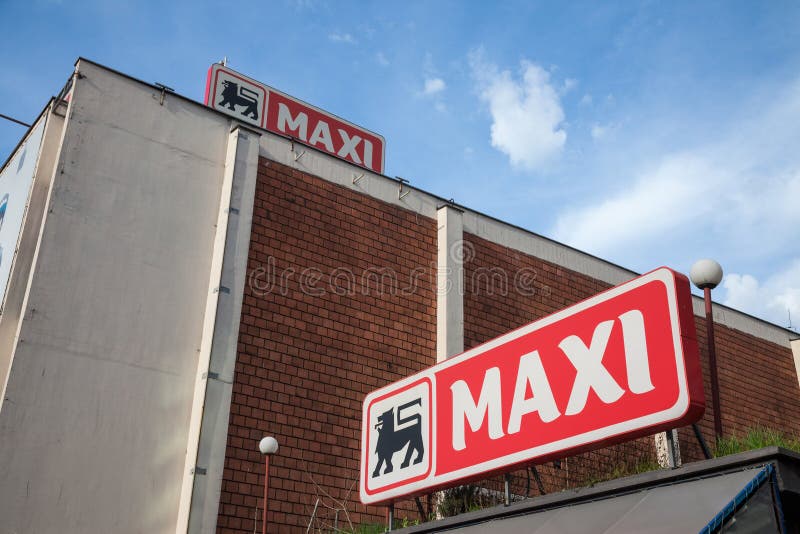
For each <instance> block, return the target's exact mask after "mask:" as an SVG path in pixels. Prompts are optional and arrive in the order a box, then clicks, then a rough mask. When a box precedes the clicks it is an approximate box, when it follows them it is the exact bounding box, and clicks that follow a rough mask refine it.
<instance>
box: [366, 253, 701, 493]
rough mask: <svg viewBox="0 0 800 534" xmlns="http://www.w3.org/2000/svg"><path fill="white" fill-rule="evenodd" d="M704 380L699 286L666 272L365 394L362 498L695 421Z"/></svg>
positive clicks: (462, 478)
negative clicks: (697, 317) (695, 304)
mask: <svg viewBox="0 0 800 534" xmlns="http://www.w3.org/2000/svg"><path fill="white" fill-rule="evenodd" d="M702 384H703V380H702V375H701V371H700V362H699V356H698V349H697V339H696V337H695V327H694V313H693V310H692V297H691V293H690V290H689V282H688V280H687V279H686V277H685V276H683V275H682V274H679V273H676V272H674V271H672V270H670V269H667V268H665V267H664V268H660V269H657V270H655V271H652V272H650V273H648V274H646V275H644V276H641V277H639V278H636V279H634V280H631V281H630V282H627V283H625V284H622V285H620V286H617V287H615V288H612V289H610V290H608V291H606V292H604V293H600V294H599V295H596V296H594V297H592V298H590V299H588V300H585V301H583V302H580V303H578V304H575V305H574V306H571V307H569V308H566V309H564V310H562V311H560V312H557V313H555V314H553V315H550V316H548V317H545V318H543V319H540V320H538V321H536V322H533V323H531V324H529V325H527V326H523V327H522V328H519V329H517V330H514V331H512V332H509V333H507V334H505V335H503V336H500V337H499V338H497V339H494V340H492V341H489V342H488V343H485V344H483V345H480V346H478V347H475V348H473V349H471V350H469V351H467V352H465V353H463V354H461V355H459V356H455V357H453V358H451V359H449V360H447V361H445V362H442V363H440V364H438V365H435V366H433V367H431V368H429V369H427V370H425V371H423V372H421V373H418V374H416V375H413V376H410V377H408V378H406V379H404V380H401V381H399V382H396V383H394V384H391V385H389V386H386V387H384V388H382V389H379V390H377V391H374V392H372V393H370V394H369V395H367V397H366V399H365V400H364V408H363V419H362V427H361V428H362V429H361V475H360V479H361V484H360V485H361V489H360V491H361V500H362V502H364V503H366V504H370V503H377V502H383V501H388V500H392V499H394V498H397V497H401V496H408V495H415V494H420V493H424V492H426V491H431V490H433V489H435V488H441V487H444V486H448V485H453V484H457V483H463V482H466V481H468V480H471V479H477V478H479V477H483V476H486V475H488V474H491V473H495V472H501V471H507V470H510V469H512V468H514V467H515V466H524V465H529V464H531V463H535V462H541V461H544V460H547V459H551V458H555V457H560V456H566V455H569V454H575V453H576V452H579V451H585V450H589V449H594V448H598V447H603V446H606V445H610V444H612V443H618V442H621V441H625V440H628V439H632V438H635V437H638V436H642V435H646V434H651V433H655V432H658V431H660V430H664V429H668V428H674V427H678V426H683V425H687V424H690V423H692V422H694V421H696V420H697V419H699V418H700V416H701V415H702V413H703V410H704V407H705V401H704V398H703V385H702Z"/></svg>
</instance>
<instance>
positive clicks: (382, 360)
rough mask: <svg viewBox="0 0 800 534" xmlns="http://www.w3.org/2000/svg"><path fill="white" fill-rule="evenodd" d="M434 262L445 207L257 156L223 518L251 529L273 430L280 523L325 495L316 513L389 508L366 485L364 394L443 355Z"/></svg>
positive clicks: (289, 526) (371, 516) (299, 528)
mask: <svg viewBox="0 0 800 534" xmlns="http://www.w3.org/2000/svg"><path fill="white" fill-rule="evenodd" d="M435 262H436V221H434V220H432V219H428V218H425V217H421V216H418V215H416V214H415V213H413V212H411V211H408V210H403V209H400V208H397V207H393V206H389V205H386V204H383V203H381V202H378V201H376V200H374V199H372V198H370V197H368V196H365V195H360V194H357V193H354V192H352V191H349V190H347V189H345V188H343V187H339V186H336V185H333V184H331V183H329V182H326V181H324V180H321V179H319V178H315V177H312V176H309V175H307V174H303V173H300V172H298V171H294V170H291V169H289V168H287V167H284V166H282V165H279V164H277V163H274V162H270V161H268V160H265V159H261V160H260V162H259V169H258V181H257V185H256V200H255V208H254V218H253V231H252V237H251V242H250V252H249V265H248V271H249V273H250V277H249V280H248V283H247V284H246V285H247V287H246V288H245V293H244V304H243V309H242V324H241V328H240V335H239V349H238V358H237V362H236V374H235V380H234V386H233V398H232V402H231V415H230V427H229V430H228V445H227V452H226V459H225V471H224V475H223V478H224V481H223V487H222V497H221V502H220V515H219V521H218V529H219V531H221V532H247V533H251V532H253V527H254V518H255V517H256V516H257V514H256V507H259V508H260V507H261V503H262V501H261V498H262V495H263V459H262V457H261V456H260V454H259V453H258V452H257V445H258V441H259V440H260V439H261V437H263V436H264V435H267V434H269V435H273V436H275V437H276V438H277V439H278V442H279V443H280V450H279V454H277V455H275V457H274V459H273V461H272V469H271V472H270V491H269V503H270V504H269V519H268V521H269V525H270V531H274V532H295V531H296V532H305V530H306V528H307V526H308V524H309V521H310V520H311V516H312V513H313V512H314V506H315V503H316V502H317V499H318V498H319V499H320V503H319V505H318V506H317V512H316V514H315V517H316V518H318V522H317V524H318V525H323V524H327V525H328V526H329V528H330V529H332V528H333V526H334V523H335V522H338V526H339V527H345V526H349V525H348V521H349V522H351V523H352V524H353V525H354V526H357V525H358V524H361V523H370V522H371V523H375V522H378V521H381V520H382V518H383V517H384V514H385V511H384V509H382V508H378V507H365V506H363V505H362V504H361V503H360V501H359V497H358V485H357V484H358V482H357V479H358V464H359V450H360V440H361V434H360V426H361V402H362V401H363V399H364V396H365V395H366V394H367V393H368V392H370V391H372V390H374V389H377V388H378V387H381V386H383V385H385V384H388V383H390V382H393V381H395V380H398V379H400V378H402V377H404V376H407V375H409V374H413V373H415V372H417V371H419V370H421V369H423V368H425V367H427V366H430V365H432V364H434V363H435V361H436V340H435V334H436V296H435V288H434V287H433V285H432V278H431V276H430V269H431V266H435ZM337 508H338V514H337V510H336V509H337ZM403 508H405V509H407V510H410V508H409V507H408V503H406V506H405V507H403ZM409 513H410V512H409ZM258 517H259V524H258V531H259V532H260V529H261V526H260V515H258Z"/></svg>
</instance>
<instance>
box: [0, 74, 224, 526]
mask: <svg viewBox="0 0 800 534" xmlns="http://www.w3.org/2000/svg"><path fill="white" fill-rule="evenodd" d="M78 70H79V72H80V79H78V80H76V83H75V88H74V93H73V95H72V102H71V105H70V111H69V116H68V118H67V123H66V133H65V137H64V140H63V146H62V147H61V151H60V157H59V159H58V162H57V164H56V171H55V175H54V176H55V177H54V183H53V188H52V192H51V193H50V197H49V213H48V214H47V218H46V221H45V223H44V227H43V231H42V236H41V246H40V248H39V254H38V257H37V259H36V263H35V265H34V266H33V274H32V276H31V278H30V284H29V287H28V300H27V305H26V308H25V312H24V315H23V317H24V318H23V320H22V324H21V329H20V333H19V342H18V344H17V349H16V353H15V355H14V360H13V363H12V366H11V371H10V374H9V381H8V387H7V391H6V401H5V402H4V404H3V406H2V411H0V481H2V482H0V532H36V533H48V532H146V533H152V532H174V531H175V528H176V521H177V515H178V503H179V497H180V489H181V481H182V478H183V477H182V474H183V473H182V472H183V469H184V462H185V458H186V448H187V442H188V429H189V421H190V411H191V405H192V398H193V391H194V386H195V378H196V377H195V374H196V372H197V369H198V349H199V348H200V342H201V332H202V327H203V319H204V317H203V316H204V310H205V305H206V297H207V295H206V292H207V290H208V284H209V280H210V267H211V258H212V247H213V240H214V236H215V231H216V229H215V225H216V223H217V218H218V212H219V205H220V190H221V186H222V178H223V167H224V163H225V161H224V160H225V154H226V146H227V142H228V134H229V130H230V121H229V120H228V119H227V118H225V117H222V116H220V115H218V114H216V113H213V112H210V111H208V110H205V109H204V108H202V107H201V106H199V105H197V104H195V103H191V102H187V101H186V100H184V99H180V98H178V97H176V96H173V95H170V94H167V95H166V97H165V99H164V100H163V103H162V101H161V95H160V94H159V92H158V91H157V90H155V89H153V88H151V87H148V86H146V85H144V84H141V83H139V82H136V81H133V80H130V79H128V78H125V77H123V76H120V75H117V74H114V73H112V72H110V71H108V70H105V69H102V68H100V67H98V66H95V65H93V64H91V63H87V62H79V64H78Z"/></svg>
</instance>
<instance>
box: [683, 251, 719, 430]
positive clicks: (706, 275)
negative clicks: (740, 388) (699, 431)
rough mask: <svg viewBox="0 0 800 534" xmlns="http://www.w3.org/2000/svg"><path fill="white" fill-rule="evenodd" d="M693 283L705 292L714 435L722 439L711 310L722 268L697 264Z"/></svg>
mask: <svg viewBox="0 0 800 534" xmlns="http://www.w3.org/2000/svg"><path fill="white" fill-rule="evenodd" d="M689 277H690V278H691V279H692V283H693V284H694V285H696V286H697V287H698V288H699V289H702V290H703V297H704V300H705V304H706V337H707V338H708V367H709V372H710V373H711V402H712V404H713V405H714V433H715V434H716V438H717V439H719V438H720V437H722V417H721V416H720V413H719V410H720V406H719V379H718V378H717V351H716V347H715V345H714V316H713V314H712V310H711V290H712V289H714V288H715V287H717V286H718V285H719V283H720V282H721V281H722V267H720V265H719V263H717V262H716V261H714V260H709V259H704V260H699V261H697V262H695V264H694V265H692V270H691V271H690V272H689Z"/></svg>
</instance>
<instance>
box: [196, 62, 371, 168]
mask: <svg viewBox="0 0 800 534" xmlns="http://www.w3.org/2000/svg"><path fill="white" fill-rule="evenodd" d="M205 99H206V101H205V104H206V105H207V106H209V107H212V108H214V109H216V110H219V111H222V112H223V113H227V114H228V115H231V116H233V117H236V118H237V119H239V120H240V121H242V122H246V123H249V124H252V125H254V126H258V127H259V128H263V129H265V130H269V131H270V132H275V133H278V134H281V135H288V136H291V137H293V138H295V139H297V140H299V141H301V142H303V143H305V144H307V145H309V146H313V147H315V148H318V149H320V150H322V151H323V152H327V153H329V154H331V155H333V156H335V157H337V158H340V159H343V160H345V161H349V162H350V163H355V164H356V165H360V166H361V167H364V168H366V169H369V170H371V171H374V172H378V173H383V165H384V151H385V145H386V142H385V141H384V139H383V137H381V136H380V135H378V134H376V133H373V132H370V131H369V130H365V129H364V128H362V127H360V126H356V125H355V124H353V123H351V122H347V121H346V120H344V119H340V118H339V117H337V116H336V115H333V114H331V113H328V112H327V111H323V110H321V109H319V108H317V107H314V106H312V105H311V104H306V103H305V102H303V101H302V100H297V99H296V98H294V97H291V96H289V95H287V94H286V93H282V92H280V91H278V90H276V89H273V88H272V87H270V86H268V85H264V84H263V83H261V82H257V81H255V80H253V79H250V78H248V77H247V76H244V75H242V74H239V73H238V72H236V71H234V70H231V69H229V68H228V67H226V66H224V65H221V64H219V63H214V64H213V65H211V68H209V69H208V78H207V80H206V97H205Z"/></svg>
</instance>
